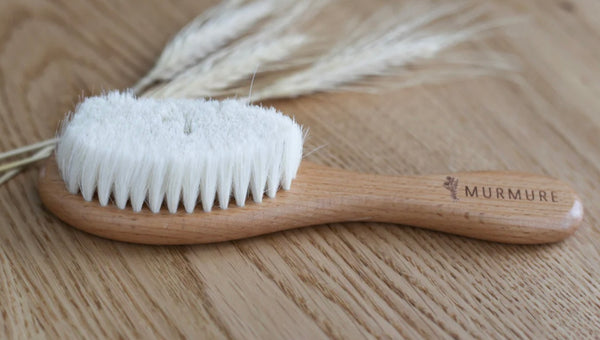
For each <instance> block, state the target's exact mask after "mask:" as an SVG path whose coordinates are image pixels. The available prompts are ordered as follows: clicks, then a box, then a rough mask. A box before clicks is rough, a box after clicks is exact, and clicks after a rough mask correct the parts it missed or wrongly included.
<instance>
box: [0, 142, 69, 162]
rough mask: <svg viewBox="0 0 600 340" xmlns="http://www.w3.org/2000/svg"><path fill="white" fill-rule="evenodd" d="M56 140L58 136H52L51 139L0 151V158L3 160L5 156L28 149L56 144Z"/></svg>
mask: <svg viewBox="0 0 600 340" xmlns="http://www.w3.org/2000/svg"><path fill="white" fill-rule="evenodd" d="M56 142H58V138H52V139H48V140H45V141H42V142H38V143H34V144H30V145H27V146H23V147H20V148H17V149H14V150H10V151H7V152H4V153H0V160H3V159H5V158H9V157H13V156H17V155H20V154H23V153H26V152H30V151H35V150H38V149H41V148H43V147H46V146H48V145H54V144H56Z"/></svg>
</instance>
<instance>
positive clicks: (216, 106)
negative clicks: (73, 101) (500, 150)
mask: <svg viewBox="0 0 600 340" xmlns="http://www.w3.org/2000/svg"><path fill="white" fill-rule="evenodd" d="M302 143H303V135H302V129H301V127H300V126H299V125H298V124H297V123H295V122H294V121H293V120H292V119H291V118H289V117H287V116H284V115H283V114H281V113H280V112H278V111H276V110H275V109H272V108H263V107H259V106H255V105H250V104H247V103H245V102H243V101H240V100H233V99H228V100H224V101H217V100H203V99H151V98H135V97H134V96H133V95H132V94H130V93H119V92H110V93H108V94H106V95H103V96H98V97H91V98H87V99H86V100H85V101H83V102H82V103H81V104H79V106H78V107H77V109H76V111H75V113H74V114H73V115H71V116H70V117H69V118H68V119H67V120H66V121H65V123H64V125H63V128H62V130H61V133H60V140H59V142H58V145H57V150H56V160H57V163H58V168H59V169H60V172H61V175H62V178H63V180H64V182H65V184H66V186H67V189H68V190H69V191H70V192H71V193H77V192H81V194H82V196H83V197H84V199H86V200H88V201H89V200H92V198H93V197H94V194H95V193H97V195H98V200H99V202H100V204H101V205H106V204H108V202H109V199H110V198H111V197H112V199H113V200H114V202H115V204H116V205H117V206H118V207H119V208H121V209H123V208H125V207H126V205H127V202H128V201H129V202H130V204H131V207H132V209H133V210H134V211H140V210H141V209H142V207H143V205H144V202H146V203H147V205H148V208H149V209H150V210H151V211H153V212H158V211H159V210H160V209H161V206H162V204H163V200H164V199H165V198H166V203H167V208H168V210H169V211H170V212H171V213H175V212H176V211H177V208H178V206H179V202H180V201H183V206H184V208H185V210H186V211H187V212H192V211H193V210H194V208H195V206H196V204H200V203H201V204H202V208H203V209H204V210H205V211H210V210H211V208H212V206H213V204H214V202H215V198H217V199H218V202H219V206H220V207H221V209H226V208H227V205H228V204H229V200H230V197H231V196H233V197H234V198H235V201H236V203H237V205H239V206H243V205H244V203H245V201H246V197H247V195H248V192H251V193H252V197H253V199H254V201H255V202H261V201H262V197H263V195H264V194H265V192H266V194H267V195H268V196H269V197H274V196H275V193H276V192H277V190H278V189H279V187H282V188H284V189H286V190H287V189H289V188H290V185H291V182H292V179H293V178H294V177H295V176H296V172H297V170H298V167H299V165H300V161H301V159H302ZM199 201H200V202H199Z"/></svg>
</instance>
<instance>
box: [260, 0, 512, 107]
mask: <svg viewBox="0 0 600 340" xmlns="http://www.w3.org/2000/svg"><path fill="white" fill-rule="evenodd" d="M426 7H427V6H425V7H424V8H422V9H421V10H422V12H423V14H422V15H420V16H419V15H417V16H416V17H415V18H414V19H412V20H407V21H406V22H405V23H403V24H400V25H397V26H396V27H392V28H391V29H390V28H389V24H388V23H386V20H385V19H386V18H389V14H388V11H387V10H384V11H382V12H379V13H377V14H375V15H374V16H373V17H372V19H371V20H370V21H369V22H370V23H373V22H383V24H380V25H379V29H376V30H371V31H369V30H368V29H367V30H365V32H362V31H361V30H358V33H356V34H355V35H354V36H352V37H351V39H350V40H351V41H342V42H340V44H338V45H337V46H335V47H334V48H333V49H332V50H331V51H330V53H327V54H325V55H323V56H322V57H321V58H319V59H317V60H316V61H315V62H313V63H312V64H311V65H310V66H309V67H307V68H305V69H302V70H300V71H298V72H296V73H294V74H291V75H289V76H285V77H281V78H280V79H278V80H276V81H275V82H274V83H272V84H270V85H267V86H266V87H265V88H263V89H260V90H258V91H256V92H254V94H253V96H252V98H251V100H253V101H258V100H263V99H272V98H289V97H297V96H301V95H305V94H309V93H313V92H320V91H333V90H337V91H339V90H353V89H360V90H363V91H364V90H365V87H364V86H362V87H360V86H357V84H358V85H361V84H363V85H364V83H361V81H362V80H364V79H365V78H367V77H370V76H390V75H397V74H399V73H400V74H401V73H406V69H404V68H403V67H405V66H407V65H410V66H411V67H412V68H415V66H416V65H418V63H419V62H427V61H429V60H431V59H432V58H433V57H434V56H436V55H437V54H438V53H440V52H441V51H444V50H445V49H447V48H449V47H451V46H455V45H457V44H459V43H462V42H465V41H468V40H469V39H473V38H475V37H477V36H478V35H480V34H481V33H482V32H485V31H487V30H489V29H491V28H494V27H497V26H500V25H503V24H504V22H503V21H498V22H484V23H481V24H476V23H474V21H476V20H477V19H478V18H479V17H480V15H481V14H482V12H481V9H480V8H474V9H471V10H467V11H466V12H463V11H464V10H465V8H467V5H466V4H465V3H463V4H458V5H456V4H450V5H445V6H440V7H438V8H435V9H433V10H432V9H431V8H428V7H427V8H426ZM409 12H411V11H409ZM411 13H413V12H411ZM444 19H452V20H444ZM428 25H432V27H431V28H427V26H428ZM367 26H369V25H367ZM363 33H364V34H363ZM361 34H363V35H362V36H360V35H361ZM357 35H358V36H357ZM481 58H482V56H481V55H480V56H479V59H481ZM488 66H494V65H488ZM495 66H498V67H500V66H503V65H495ZM413 73H416V72H413ZM441 73H444V72H441ZM415 76H416V77H418V75H415ZM429 76H432V77H431V78H430V79H431V80H432V81H433V80H436V79H440V78H437V77H435V73H434V74H430V75H429ZM424 81H426V79H425V78H422V77H421V81H420V82H424ZM401 85H402V83H401Z"/></svg>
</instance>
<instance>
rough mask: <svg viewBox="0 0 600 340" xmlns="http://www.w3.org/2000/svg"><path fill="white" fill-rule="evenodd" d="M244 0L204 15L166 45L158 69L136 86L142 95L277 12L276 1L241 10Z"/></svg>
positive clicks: (154, 68)
mask: <svg viewBox="0 0 600 340" xmlns="http://www.w3.org/2000/svg"><path fill="white" fill-rule="evenodd" d="M240 2H241V1H240V0H229V1H225V2H223V3H222V4H221V5H218V6H216V7H214V8H212V9H209V10H208V11H206V12H204V13H203V14H201V15H200V16H198V17H197V18H196V19H194V20H193V21H192V22H190V23H189V24H188V25H186V26H185V27H184V28H183V29H182V30H181V31H179V33H178V34H177V35H176V36H175V37H174V38H173V39H172V40H171V41H169V43H168V44H167V45H166V46H165V48H164V50H163V52H162V53H161V55H160V57H159V58H158V60H157V62H156V64H155V66H154V67H153V68H152V69H151V70H150V72H148V74H147V75H146V76H144V77H143V78H142V79H140V80H139V81H138V83H137V84H135V85H134V86H133V88H132V89H133V90H134V92H137V93H140V92H142V90H143V89H144V88H146V87H147V86H149V85H151V84H152V83H154V82H159V81H165V80H169V79H171V78H173V77H174V76H175V75H176V74H178V73H180V72H182V71H184V70H185V69H186V68H187V67H189V66H192V65H194V64H195V63H197V62H199V61H201V60H202V59H203V58H205V57H206V56H208V55H209V54H210V53H212V52H214V51H217V50H219V49H220V48H222V47H223V46H225V45H226V44H227V43H229V42H230V41H231V40H233V39H236V38H238V37H239V36H240V35H242V34H244V33H246V32H247V31H248V30H249V29H250V28H251V27H252V26H254V25H255V24H256V23H257V22H258V21H260V20H261V19H263V18H265V17H266V16H268V15H269V14H272V13H273V9H274V7H275V2H274V1H261V2H255V3H250V4H246V5H243V6H241V7H237V6H238V5H239V3H240Z"/></svg>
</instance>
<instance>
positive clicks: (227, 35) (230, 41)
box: [0, 0, 513, 184]
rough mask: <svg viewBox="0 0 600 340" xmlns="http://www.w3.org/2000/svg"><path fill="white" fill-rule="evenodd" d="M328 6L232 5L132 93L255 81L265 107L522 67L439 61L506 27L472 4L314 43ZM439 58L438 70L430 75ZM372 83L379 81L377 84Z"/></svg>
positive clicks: (468, 58)
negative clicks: (313, 29) (312, 25)
mask: <svg viewBox="0 0 600 340" xmlns="http://www.w3.org/2000/svg"><path fill="white" fill-rule="evenodd" d="M326 4H327V2H326V1H317V0H305V1H296V2H294V1H293V0H279V1H278V0H262V1H259V2H253V3H247V4H244V3H243V0H227V1H225V2H223V3H222V4H220V5H218V6H216V7H214V8H212V9H209V10H208V11H206V12H204V13H203V14H201V15H200V16H198V17H197V18H196V19H194V20H193V21H192V22H191V23H189V24H188V25H187V26H185V27H184V28H183V29H182V30H181V31H180V32H179V33H178V34H177V35H175V37H173V39H172V40H171V41H170V42H169V43H168V44H167V45H166V46H165V48H164V50H163V52H162V53H161V55H160V57H159V58H158V60H157V62H156V64H155V65H154V67H153V68H152V69H151V70H150V71H149V72H148V74H147V75H146V76H144V77H143V78H142V79H140V80H139V81H138V83H137V84H135V85H134V86H133V87H132V91H133V93H135V94H137V95H140V96H152V97H216V96H237V95H240V94H243V93H242V92H241V91H242V90H243V89H245V88H246V87H247V86H248V85H249V84H250V83H251V82H250V78H252V80H254V77H256V78H257V79H259V80H262V82H263V84H265V85H264V86H263V87H262V88H261V87H259V88H258V89H256V90H255V91H254V93H253V94H252V95H251V96H250V97H249V98H248V100H249V101H258V100H264V99H270V98H284V97H297V96H301V95H305V94H309V93H313V92H318V91H339V90H354V91H357V90H360V91H374V90H375V89H378V88H381V87H382V85H385V86H390V83H391V82H393V84H392V85H391V86H395V87H398V86H410V85H414V84H421V83H424V82H432V81H439V80H443V79H448V78H449V77H453V76H456V75H457V74H461V75H463V76H465V75H466V76H478V75H484V74H496V73H495V71H494V70H509V69H511V68H512V67H513V65H512V64H511V63H509V62H507V60H508V59H507V58H504V56H501V55H499V54H491V55H490V54H488V55H486V56H484V55H483V54H481V53H479V54H473V53H470V52H468V51H467V52H464V51H463V52H461V53H455V54H454V55H453V56H452V55H447V56H445V57H439V56H438V55H439V54H440V53H441V52H442V51H445V50H447V49H449V48H450V47H453V46H456V45H458V44H460V43H463V42H465V41H468V40H472V39H474V38H479V37H482V36H484V35H485V34H484V33H485V32H487V31H489V30H491V29H492V28H495V27H498V26H503V25H506V24H507V22H506V21H505V20H491V21H490V20H487V19H486V18H485V14H486V13H487V8H486V7H485V6H473V5H471V3H470V2H466V1H463V2H459V3H450V4H442V5H440V4H439V3H438V2H430V1H426V2H423V1H418V0H411V1H409V2H408V4H407V5H406V6H405V7H404V8H403V9H402V10H401V11H400V12H398V11H395V10H394V9H390V8H386V9H383V10H381V11H378V12H376V13H375V14H374V15H372V16H370V18H368V19H367V20H364V21H363V22H362V24H360V21H359V20H357V19H352V18H351V19H347V20H346V22H348V23H353V25H352V26H350V25H348V28H349V29H348V31H350V32H351V33H350V34H346V36H345V37H344V38H341V39H340V37H339V35H336V36H333V37H329V40H327V39H326V37H323V36H326V35H323V34H322V32H320V33H319V39H314V38H313V36H314V35H308V34H306V33H298V32H295V30H299V29H300V27H301V26H302V25H306V24H307V22H310V20H313V21H314V19H313V17H316V14H317V12H319V11H320V10H321V9H322V8H323V6H324V5H326ZM357 23H358V24H357ZM330 45H331V46H332V47H331V48H328V49H325V48H324V46H330ZM433 57H436V58H433ZM434 60H435V61H437V62H438V65H437V66H438V69H436V68H427V67H425V66H427V65H428V64H429V63H430V62H431V61H434ZM408 65H410V66H411V67H410V68H407V66H408ZM421 67H422V69H421ZM390 75H393V76H395V77H389V76H390ZM373 76H379V77H378V78H377V79H378V83H377V84H374V81H373V78H372V77H373ZM386 77H387V78H386ZM401 78H402V79H401ZM382 79H383V82H382V81H381V80H382ZM386 79H387V80H386ZM244 82H245V83H244ZM55 142H56V140H48V141H45V142H41V143H36V144H34V145H31V146H28V147H24V148H20V149H17V150H13V151H9V152H8V153H4V154H0V160H1V159H2V158H7V157H12V156H15V155H18V154H21V153H25V152H33V151H37V152H36V153H35V154H34V155H33V156H31V157H28V158H25V159H22V160H17V161H15V162H12V163H9V164H7V165H3V166H0V172H2V171H6V172H5V173H4V175H3V176H1V177H0V184H1V183H2V182H4V181H6V180H8V179H9V178H10V177H12V176H14V175H15V174H17V173H18V171H19V170H20V169H21V167H22V166H24V165H26V164H30V163H32V162H35V161H37V160H39V159H43V158H46V157H48V156H49V155H50V154H51V152H52V150H53V148H54V144H55Z"/></svg>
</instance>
